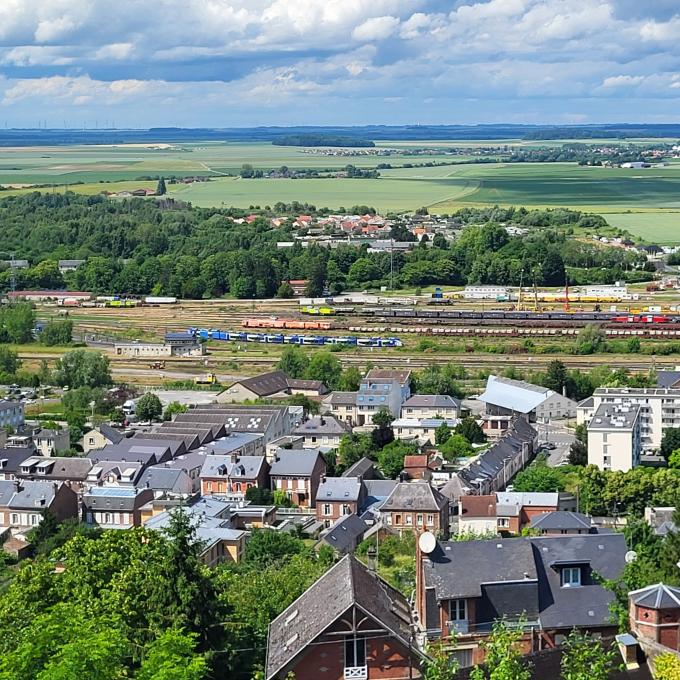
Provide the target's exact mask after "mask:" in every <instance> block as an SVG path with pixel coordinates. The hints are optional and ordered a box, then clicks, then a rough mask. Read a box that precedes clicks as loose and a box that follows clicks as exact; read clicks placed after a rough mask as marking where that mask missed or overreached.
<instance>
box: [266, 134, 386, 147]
mask: <svg viewBox="0 0 680 680" xmlns="http://www.w3.org/2000/svg"><path fill="white" fill-rule="evenodd" d="M272 144H274V145H275V146H342V147H374V146H375V143H374V142H372V141H371V140H370V139H359V138H358V137H337V136H333V135H288V136H287V137H279V138H278V139H275V140H273V141H272Z"/></svg>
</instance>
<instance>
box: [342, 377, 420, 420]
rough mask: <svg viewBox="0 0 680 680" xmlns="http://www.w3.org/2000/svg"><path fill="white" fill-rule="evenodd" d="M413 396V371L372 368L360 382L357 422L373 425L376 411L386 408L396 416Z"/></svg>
mask: <svg viewBox="0 0 680 680" xmlns="http://www.w3.org/2000/svg"><path fill="white" fill-rule="evenodd" d="M410 396H411V371H396V370H389V369H379V368H372V369H371V370H370V371H369V372H368V373H367V374H366V377H365V378H364V379H363V380H362V381H361V383H360V384H359V392H358V393H357V401H356V405H357V411H356V424H357V425H359V426H361V425H371V424H372V418H373V416H374V415H375V413H376V411H379V410H380V409H382V408H386V409H387V410H388V411H389V412H390V413H391V414H392V416H393V417H394V418H398V417H399V416H400V414H401V406H402V404H403V403H404V402H405V401H406V400H407V399H408V398H409V397H410Z"/></svg>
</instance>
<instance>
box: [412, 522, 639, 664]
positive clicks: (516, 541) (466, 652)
mask: <svg viewBox="0 0 680 680" xmlns="http://www.w3.org/2000/svg"><path fill="white" fill-rule="evenodd" d="M627 550H628V548H627V547H626V541H625V538H624V536H623V535H622V534H614V533H612V534H594V535H593V534H587V535H580V536H546V537H540V538H509V539H497V540H473V541H458V542H439V543H436V546H435V547H434V550H433V551H432V552H430V553H429V554H424V553H422V552H421V553H419V555H420V557H419V560H418V564H417V566H416V581H417V583H416V610H417V612H418V621H419V622H420V626H421V630H422V633H423V637H427V638H428V639H430V640H433V639H435V640H436V639H438V640H441V642H442V644H444V645H445V648H446V649H447V652H451V653H452V655H454V656H455V657H456V658H457V659H458V661H459V662H460V664H461V666H462V667H467V666H471V665H472V664H477V663H481V662H483V660H484V650H483V648H482V647H480V643H482V642H483V641H484V640H486V639H487V638H488V636H489V634H490V632H491V629H492V626H493V624H494V622H495V621H496V620H498V619H501V618H504V619H505V620H506V621H508V622H510V623H515V624H517V623H519V622H520V621H521V622H522V625H523V635H522V638H521V641H520V647H521V649H522V650H523V651H524V653H527V654H528V653H531V652H534V651H538V650H539V649H543V648H552V647H556V646H559V645H561V644H562V643H564V641H565V640H566V638H567V636H568V635H569V633H570V632H571V630H573V629H574V628H576V629H577V630H580V631H583V632H585V631H588V632H590V633H591V634H598V635H602V636H608V635H614V634H615V633H616V631H617V627H616V624H615V623H613V621H612V618H611V611H610V607H609V605H610V604H611V602H612V601H613V600H614V594H613V593H612V592H611V591H610V590H608V589H607V588H605V587H604V586H603V585H601V582H600V581H599V578H600V577H602V578H604V579H617V578H619V577H620V576H621V574H622V572H623V568H624V566H625V559H624V556H625V554H626V552H627ZM450 632H455V633H456V636H455V641H454V640H450V641H449V639H447V638H449V634H450Z"/></svg>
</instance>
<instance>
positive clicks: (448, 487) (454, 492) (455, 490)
mask: <svg viewBox="0 0 680 680" xmlns="http://www.w3.org/2000/svg"><path fill="white" fill-rule="evenodd" d="M470 490H471V489H470V487H469V486H468V485H467V484H466V483H465V481H464V480H463V479H462V478H461V477H460V476H459V475H457V474H454V476H453V477H451V479H449V481H448V482H446V484H444V486H442V487H441V488H440V489H439V491H440V493H441V494H442V495H443V496H446V498H448V499H449V501H451V502H452V503H457V502H458V499H459V498H461V497H462V496H466V495H467V494H469V493H470Z"/></svg>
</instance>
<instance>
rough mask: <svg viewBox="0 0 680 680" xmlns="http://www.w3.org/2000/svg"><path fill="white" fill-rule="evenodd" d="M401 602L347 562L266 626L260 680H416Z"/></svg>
mask: <svg viewBox="0 0 680 680" xmlns="http://www.w3.org/2000/svg"><path fill="white" fill-rule="evenodd" d="M422 659H423V655H422V654H421V653H420V652H419V651H418V650H417V648H416V647H415V645H414V644H413V643H412V639H411V608H410V606H409V604H408V602H407V600H406V599H405V598H404V596H403V595H402V594H401V593H400V592H399V591H397V590H395V589H394V588H392V587H391V586H390V585H388V583H387V582H386V581H383V580H382V579H381V578H380V577H378V576H377V575H376V574H375V573H374V572H372V571H371V570H369V568H368V567H366V566H365V565H363V564H362V563H361V562H359V561H358V560H357V559H356V558H354V557H353V556H352V555H347V556H345V557H344V558H343V559H341V560H340V561H339V562H338V563H337V564H335V565H334V566H333V567H332V568H331V569H329V570H328V571H327V572H326V573H325V574H324V575H323V576H322V577H321V578H320V579H319V580H318V581H316V583H314V584H312V585H311V586H310V587H309V588H308V589H307V590H306V591H305V592H304V593H303V594H302V595H301V596H300V597H299V598H298V599H297V600H295V602H293V604H291V605H290V606H289V607H288V608H287V609H286V610H284V611H283V612H282V613H281V614H280V615H279V616H278V617H277V618H276V619H274V621H272V622H271V624H270V625H269V635H268V637H267V661H266V667H265V678H266V680H283V679H284V678H286V676H287V675H288V674H289V673H291V672H292V673H293V675H294V676H295V678H296V680H319V678H324V680H350V679H353V680H397V679H401V678H413V679H414V680H416V679H417V678H421V677H422V674H421V672H420V664H421V661H422Z"/></svg>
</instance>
